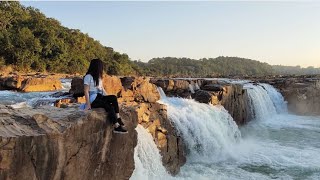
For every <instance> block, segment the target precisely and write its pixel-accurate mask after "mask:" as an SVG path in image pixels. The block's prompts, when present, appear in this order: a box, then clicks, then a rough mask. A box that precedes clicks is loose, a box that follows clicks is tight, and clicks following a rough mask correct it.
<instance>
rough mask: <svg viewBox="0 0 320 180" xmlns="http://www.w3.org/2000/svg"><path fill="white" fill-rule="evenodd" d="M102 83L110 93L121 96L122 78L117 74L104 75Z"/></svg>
mask: <svg viewBox="0 0 320 180" xmlns="http://www.w3.org/2000/svg"><path fill="white" fill-rule="evenodd" d="M102 83H103V87H104V89H105V90H106V92H107V94H108V95H116V96H119V93H120V92H121V90H122V84H121V80H120V78H118V77H117V76H109V75H104V76H103V80H102Z"/></svg>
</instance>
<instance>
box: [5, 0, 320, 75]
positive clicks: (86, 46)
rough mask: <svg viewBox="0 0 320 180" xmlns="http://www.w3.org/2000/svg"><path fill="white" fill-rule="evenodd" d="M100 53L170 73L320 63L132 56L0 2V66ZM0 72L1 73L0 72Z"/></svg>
mask: <svg viewBox="0 0 320 180" xmlns="http://www.w3.org/2000/svg"><path fill="white" fill-rule="evenodd" d="M93 58H100V59H101V60H102V61H104V62H105V65H106V67H105V69H106V70H107V73H109V74H114V75H146V76H170V77H218V76H233V75H242V76H246V75H249V76H250V75H256V76H261V75H270V74H297V75H300V74H320V68H313V67H308V68H301V67H300V66H295V67H293V66H292V67H291V66H271V65H269V64H267V63H261V62H259V61H255V60H251V59H245V58H238V57H217V58H208V59H206V58H203V59H199V60H195V59H190V58H175V57H164V58H153V59H151V60H150V61H148V62H147V63H145V62H141V61H131V60H130V58H129V56H128V55H127V54H121V53H118V52H115V51H114V50H113V49H112V48H111V47H105V46H103V45H101V44H100V43H99V42H98V41H96V40H94V39H93V38H91V37H89V36H88V35H87V34H84V33H82V32H80V30H77V29H69V28H67V27H64V26H62V25H61V24H60V22H59V21H57V20H55V19H53V18H47V17H46V16H45V15H44V14H43V13H41V12H40V11H39V10H38V9H35V8H33V7H25V6H23V5H21V4H20V3H19V2H7V1H0V70H1V67H5V66H8V65H11V66H13V67H14V69H15V70H17V71H24V72H30V71H37V72H58V73H70V74H73V73H85V71H86V70H87V68H88V66H89V63H90V60H91V59H93ZM0 74H1V73H0Z"/></svg>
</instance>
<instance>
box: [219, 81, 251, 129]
mask: <svg viewBox="0 0 320 180" xmlns="http://www.w3.org/2000/svg"><path fill="white" fill-rule="evenodd" d="M248 102H249V97H248V94H247V91H246V90H245V89H243V85H241V84H232V85H229V86H225V87H224V88H223V93H222V97H221V101H220V103H221V105H222V106H223V107H224V108H225V109H226V110H227V111H228V112H229V114H230V115H231V116H232V117H233V120H234V121H235V122H236V123H237V124H238V125H244V124H246V123H247V122H249V121H250V120H252V118H253V117H251V114H250V112H251V110H250V109H249V108H250V106H249V104H248Z"/></svg>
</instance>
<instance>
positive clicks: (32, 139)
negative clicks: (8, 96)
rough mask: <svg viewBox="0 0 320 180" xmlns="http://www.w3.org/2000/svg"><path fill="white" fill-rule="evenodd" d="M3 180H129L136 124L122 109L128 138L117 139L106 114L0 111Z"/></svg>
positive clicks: (0, 172) (0, 175)
mask: <svg viewBox="0 0 320 180" xmlns="http://www.w3.org/2000/svg"><path fill="white" fill-rule="evenodd" d="M0 109H1V110H0V122H1V127H0V144H1V146H0V179H17V180H18V179H19V180H23V179H46V180H47V179H129V177H130V176H131V174H132V172H133V170H134V159H133V155H134V147H135V146H136V143H137V137H136V131H135V130H134V128H135V127H136V125H137V119H134V118H133V117H136V116H134V115H133V114H132V113H134V111H133V109H131V108H130V107H123V108H121V114H122V117H123V120H124V122H125V123H126V126H127V128H128V131H129V133H128V134H125V135H119V134H114V133H112V126H111V125H110V123H109V121H106V113H105V111H104V110H103V109H96V110H93V111H89V112H83V111H79V110H78V109H75V108H67V109H61V108H55V107H41V108H38V109H19V110H12V109H10V108H7V107H5V106H1V108H0Z"/></svg>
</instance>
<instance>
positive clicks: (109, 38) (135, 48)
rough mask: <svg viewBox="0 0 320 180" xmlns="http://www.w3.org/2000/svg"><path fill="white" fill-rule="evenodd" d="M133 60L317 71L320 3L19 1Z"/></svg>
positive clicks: (319, 65)
mask: <svg viewBox="0 0 320 180" xmlns="http://www.w3.org/2000/svg"><path fill="white" fill-rule="evenodd" d="M22 4H24V5H28V6H29V5H30V6H33V7H36V8H38V9H40V10H41V11H42V12H43V13H44V14H46V15H47V16H49V17H53V18H55V19H57V20H59V21H60V22H61V23H62V25H64V26H67V27H69V28H75V29H80V30H81V31H82V32H85V33H88V34H89V35H90V36H92V37H93V38H95V39H97V40H99V41H100V42H101V43H102V44H103V45H106V46H110V47H113V48H114V49H115V50H116V51H119V52H122V53H127V54H128V55H129V56H130V57H131V59H133V60H138V59H140V60H142V61H147V60H149V59H151V58H153V57H165V56H174V57H189V58H196V59H199V58H203V57H217V56H238V57H245V58H251V59H255V60H259V61H262V62H267V63H269V64H282V65H301V66H304V67H305V66H316V67H320V2H307V3H303V2H22Z"/></svg>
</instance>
